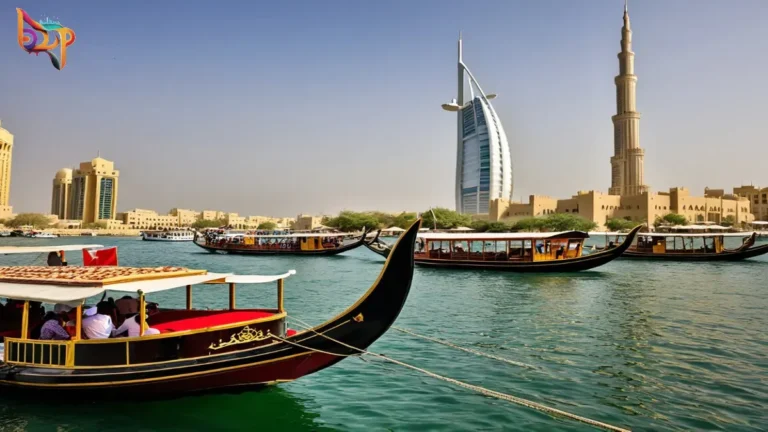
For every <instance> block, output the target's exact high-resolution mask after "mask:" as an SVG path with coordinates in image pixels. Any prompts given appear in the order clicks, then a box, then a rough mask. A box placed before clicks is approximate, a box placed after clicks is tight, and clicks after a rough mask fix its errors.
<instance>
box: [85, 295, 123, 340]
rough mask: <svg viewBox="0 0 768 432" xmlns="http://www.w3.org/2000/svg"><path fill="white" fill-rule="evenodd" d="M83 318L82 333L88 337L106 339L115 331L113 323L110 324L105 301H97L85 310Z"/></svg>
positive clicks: (110, 320) (110, 319)
mask: <svg viewBox="0 0 768 432" xmlns="http://www.w3.org/2000/svg"><path fill="white" fill-rule="evenodd" d="M84 315H85V318H84V319H83V324H82V325H83V335H85V337H87V338H88V339H107V338H109V337H111V336H112V334H113V333H114V331H115V325H114V324H112V318H111V317H110V311H109V308H108V307H107V304H106V303H103V304H102V303H99V305H98V306H94V307H91V308H88V309H86V310H85V314H84Z"/></svg>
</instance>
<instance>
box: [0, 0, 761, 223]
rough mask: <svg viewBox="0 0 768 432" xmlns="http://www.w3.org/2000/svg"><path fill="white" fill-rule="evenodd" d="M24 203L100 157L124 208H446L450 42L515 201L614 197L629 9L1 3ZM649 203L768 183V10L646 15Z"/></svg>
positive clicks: (44, 198)
mask: <svg viewBox="0 0 768 432" xmlns="http://www.w3.org/2000/svg"><path fill="white" fill-rule="evenodd" d="M0 5H2V7H0V23H2V25H0V58H1V59H2V68H1V69H0V119H2V123H3V127H5V128H7V129H9V130H10V131H11V132H12V133H13V134H14V135H15V149H14V155H13V158H14V165H13V180H12V192H11V204H12V205H14V207H15V211H17V212H19V211H48V210H49V206H50V193H51V191H50V184H51V179H52V178H53V175H54V174H55V172H56V171H57V170H58V169H59V168H62V167H67V166H69V167H72V166H74V165H76V164H77V163H79V162H81V161H85V160H88V159H90V158H92V157H95V156H96V152H97V151H101V155H102V156H103V157H105V158H107V159H110V160H114V161H115V162H116V164H117V168H118V169H119V170H120V171H121V178H120V200H119V209H120V210H126V209H129V208H134V207H139V208H150V209H156V210H158V211H167V210H168V209H169V208H171V207H183V208H195V209H198V210H201V209H203V208H207V209H221V210H227V211H236V212H240V213H242V214H270V215H276V216H291V215H295V214H296V213H299V212H308V213H331V212H337V211H339V210H341V209H353V210H367V209H382V210H392V211H397V210H423V209H426V208H427V207H429V206H438V205H442V206H448V207H452V206H453V204H454V202H453V193H454V189H453V185H454V169H455V116H454V115H451V114H448V113H446V112H443V111H442V110H441V109H440V104H441V103H443V102H447V101H449V100H450V99H451V98H452V97H455V95H454V92H455V75H456V66H455V62H456V58H455V56H456V38H457V35H458V32H459V30H462V31H463V33H464V43H465V45H464V46H465V61H466V62H467V63H468V65H469V66H470V68H471V69H472V71H473V73H474V74H475V76H476V77H477V78H478V80H479V81H480V83H481V84H482V86H483V88H484V89H485V90H486V91H488V92H494V93H498V94H499V98H498V99H496V100H495V101H494V104H495V106H496V110H497V112H498V113H499V115H500V116H501V119H502V121H503V123H504V126H505V128H506V131H507V134H508V136H509V141H510V144H511V147H512V157H513V164H514V166H515V174H514V177H515V178H514V180H515V195H516V197H519V196H527V195H529V194H544V195H551V196H557V197H568V196H570V195H572V194H574V193H576V191H577V190H580V189H583V190H587V189H597V190H602V191H607V188H608V186H609V183H610V165H609V157H610V156H611V152H612V136H613V132H612V125H611V120H610V117H611V115H613V114H614V113H615V109H616V108H615V106H616V103H615V96H614V91H615V90H614V84H613V78H614V76H615V75H616V74H617V72H618V60H617V58H616V54H617V53H618V51H619V40H620V36H621V33H620V29H621V25H622V20H621V16H622V9H623V2H622V1H621V0H610V1H608V0H603V1H587V0H582V1H565V0H559V1H554V0H541V1H506V0H504V1H495V2H485V1H479V2H466V1H437V0H434V1H406V0H399V1H386V2H369V1H364V2H361V1H337V0H329V1H322V2H320V1H296V2H262V1H242V2H226V1H222V2H212V1H130V2H127V1H124V2H117V1H108V2H61V1H39V0H35V1H31V0H16V1H15V2H9V1H8V0H0ZM16 7H22V8H24V9H25V10H27V12H28V13H29V14H30V15H31V16H32V17H33V18H36V19H39V18H42V17H45V16H51V17H58V18H59V20H60V21H61V22H62V23H63V24H64V25H66V26H68V27H71V28H72V29H74V31H75V32H76V34H77V41H76V42H75V44H74V45H72V46H71V47H70V49H69V51H68V54H69V55H68V63H67V65H66V67H65V68H64V69H63V70H62V71H57V70H55V69H54V68H53V67H52V66H51V65H50V62H49V61H48V59H47V57H42V56H41V57H37V58H36V57H34V56H31V55H28V54H26V53H24V52H23V51H22V50H21V48H19V46H18V45H17V42H16V11H15V8H16ZM629 8H630V16H631V19H632V29H633V31H634V50H635V53H636V73H637V74H638V77H639V83H638V110H639V111H640V112H641V113H642V114H643V117H642V120H641V134H640V135H641V136H640V140H641V145H642V146H643V147H644V148H645V149H646V159H645V172H646V183H648V184H649V185H650V186H651V187H652V188H653V189H654V190H665V189H666V188H668V187H670V186H677V185H680V186H683V185H684V186H688V187H690V188H691V189H692V190H693V191H694V192H696V193H697V194H700V193H701V192H702V189H703V188H704V186H710V187H726V188H730V187H732V186H735V185H738V184H740V183H742V182H747V183H749V182H754V183H756V184H762V185H766V184H768V174H766V173H767V171H766V161H768V145H766V142H765V135H766V134H765V129H766V127H768V122H766V120H765V111H766V110H765V106H764V105H763V102H764V101H766V100H768V84H766V81H765V78H764V75H765V71H766V65H767V64H766V63H768V60H766V58H765V53H766V52H768V26H766V25H765V23H764V20H765V18H766V17H767V16H768V2H766V1H764V0H753V1H749V0H740V1H738V2H722V1H717V0H688V1H685V0H679V1H666V0H643V1H642V2H641V1H637V0H633V1H631V2H630V5H629Z"/></svg>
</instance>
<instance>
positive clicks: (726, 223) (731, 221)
mask: <svg viewBox="0 0 768 432" xmlns="http://www.w3.org/2000/svg"><path fill="white" fill-rule="evenodd" d="M735 224H736V218H735V217H734V216H733V215H728V216H726V217H725V219H723V220H722V222H720V225H722V226H726V227H731V226H734V225H735Z"/></svg>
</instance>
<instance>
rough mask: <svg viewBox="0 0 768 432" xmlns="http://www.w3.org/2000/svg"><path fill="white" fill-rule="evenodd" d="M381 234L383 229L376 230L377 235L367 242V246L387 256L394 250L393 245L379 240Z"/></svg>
mask: <svg viewBox="0 0 768 432" xmlns="http://www.w3.org/2000/svg"><path fill="white" fill-rule="evenodd" d="M380 235H381V230H378V231H376V236H375V237H374V238H373V240H371V241H368V242H365V247H367V248H368V250H370V251H371V252H373V253H375V254H377V255H381V256H383V257H384V258H387V257H388V256H389V254H390V252H392V247H391V246H389V245H388V244H386V243H384V242H383V241H381V240H379V236H380Z"/></svg>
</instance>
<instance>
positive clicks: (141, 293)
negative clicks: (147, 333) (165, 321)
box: [139, 290, 147, 336]
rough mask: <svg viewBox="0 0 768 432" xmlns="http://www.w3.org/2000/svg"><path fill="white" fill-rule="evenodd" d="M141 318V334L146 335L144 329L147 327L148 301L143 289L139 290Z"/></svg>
mask: <svg viewBox="0 0 768 432" xmlns="http://www.w3.org/2000/svg"><path fill="white" fill-rule="evenodd" d="M139 320H140V321H141V329H140V330H139V336H144V330H146V328H147V302H146V300H145V299H144V291H142V290H139Z"/></svg>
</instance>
